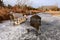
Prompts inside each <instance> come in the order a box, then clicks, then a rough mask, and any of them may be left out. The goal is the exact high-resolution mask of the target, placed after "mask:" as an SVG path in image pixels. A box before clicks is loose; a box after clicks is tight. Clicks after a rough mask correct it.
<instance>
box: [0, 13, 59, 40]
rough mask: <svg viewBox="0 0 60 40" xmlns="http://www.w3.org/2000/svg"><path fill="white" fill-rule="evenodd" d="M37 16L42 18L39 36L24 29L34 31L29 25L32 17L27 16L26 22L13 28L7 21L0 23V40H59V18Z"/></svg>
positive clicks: (46, 15)
mask: <svg viewBox="0 0 60 40" xmlns="http://www.w3.org/2000/svg"><path fill="white" fill-rule="evenodd" d="M37 15H39V16H41V18H42V19H41V20H42V23H41V24H42V25H41V26H40V28H41V35H39V36H36V34H34V33H33V32H29V33H28V32H27V30H26V29H34V28H33V27H32V26H30V24H29V21H30V17H31V16H32V15H29V16H28V17H27V18H28V20H27V21H26V22H25V23H22V24H21V25H18V26H13V25H12V23H11V22H10V21H9V20H8V21H4V22H3V23H0V40H60V16H52V15H50V14H42V13H39V14H37ZM39 32H40V31H39Z"/></svg>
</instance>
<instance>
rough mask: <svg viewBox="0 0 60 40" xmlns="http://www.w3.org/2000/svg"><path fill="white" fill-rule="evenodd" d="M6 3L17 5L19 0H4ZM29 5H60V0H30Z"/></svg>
mask: <svg viewBox="0 0 60 40" xmlns="http://www.w3.org/2000/svg"><path fill="white" fill-rule="evenodd" d="M3 2H4V4H6V5H8V4H10V5H13V6H14V5H15V4H17V0H3ZM27 4H28V5H31V6H33V7H39V6H43V5H58V6H59V7H60V0H29V1H28V3H27Z"/></svg>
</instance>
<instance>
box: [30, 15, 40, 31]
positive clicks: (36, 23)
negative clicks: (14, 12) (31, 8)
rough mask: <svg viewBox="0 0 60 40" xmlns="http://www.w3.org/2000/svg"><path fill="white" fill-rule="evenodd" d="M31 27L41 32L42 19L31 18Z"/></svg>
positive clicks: (35, 16)
mask: <svg viewBox="0 0 60 40" xmlns="http://www.w3.org/2000/svg"><path fill="white" fill-rule="evenodd" d="M30 25H31V26H33V27H34V28H36V29H37V30H39V26H41V17H40V16H38V15H33V16H32V17H31V18H30Z"/></svg>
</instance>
